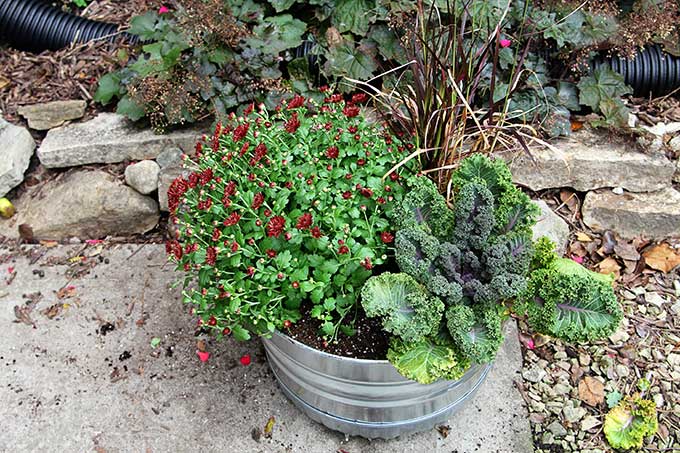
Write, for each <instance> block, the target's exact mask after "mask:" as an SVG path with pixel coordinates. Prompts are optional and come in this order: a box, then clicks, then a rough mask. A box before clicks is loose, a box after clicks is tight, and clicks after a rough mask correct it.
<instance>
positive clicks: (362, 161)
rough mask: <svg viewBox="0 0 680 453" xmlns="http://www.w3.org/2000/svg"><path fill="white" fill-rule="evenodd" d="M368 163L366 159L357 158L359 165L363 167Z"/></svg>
mask: <svg viewBox="0 0 680 453" xmlns="http://www.w3.org/2000/svg"><path fill="white" fill-rule="evenodd" d="M365 164H366V159H357V165H358V166H360V167H363V166H364V165H365Z"/></svg>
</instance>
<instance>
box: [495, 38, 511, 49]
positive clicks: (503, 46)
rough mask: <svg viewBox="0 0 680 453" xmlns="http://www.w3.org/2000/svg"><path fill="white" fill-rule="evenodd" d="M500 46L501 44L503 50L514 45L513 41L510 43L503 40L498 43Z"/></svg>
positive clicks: (507, 40)
mask: <svg viewBox="0 0 680 453" xmlns="http://www.w3.org/2000/svg"><path fill="white" fill-rule="evenodd" d="M498 44H500V45H501V47H502V48H503V49H505V48H506V47H510V44H512V41H510V40H509V39H501V40H500V41H498Z"/></svg>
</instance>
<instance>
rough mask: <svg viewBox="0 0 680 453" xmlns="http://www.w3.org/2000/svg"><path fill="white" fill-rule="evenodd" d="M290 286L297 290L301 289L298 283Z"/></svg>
mask: <svg viewBox="0 0 680 453" xmlns="http://www.w3.org/2000/svg"><path fill="white" fill-rule="evenodd" d="M290 286H292V287H293V288H295V289H298V288H299V287H300V283H298V282H293V283H291V284H290Z"/></svg>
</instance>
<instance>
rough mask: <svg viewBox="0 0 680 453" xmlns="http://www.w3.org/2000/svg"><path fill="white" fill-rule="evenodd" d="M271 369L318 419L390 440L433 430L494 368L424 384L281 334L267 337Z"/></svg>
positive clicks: (383, 365)
mask: <svg viewBox="0 0 680 453" xmlns="http://www.w3.org/2000/svg"><path fill="white" fill-rule="evenodd" d="M263 341H264V347H265V350H266V352H267V359H268V361H269V365H270V367H271V369H272V371H273V372H274V375H275V376H276V379H277V380H278V382H279V385H280V387H281V389H282V390H283V392H284V393H285V394H286V396H287V397H288V398H289V399H290V400H291V401H293V403H294V404H295V405H296V406H297V407H298V408H300V409H301V410H302V411H303V412H305V413H306V414H307V415H308V416H309V417H310V418H312V419H313V420H315V421H317V422H319V423H322V424H324V425H326V426H327V427H328V428H330V429H333V430H336V431H340V432H343V433H345V434H348V435H352V436H362V437H367V438H369V439H372V438H383V439H390V438H393V437H397V436H400V435H404V434H410V433H414V432H418V431H425V430H429V429H432V428H433V427H434V426H435V425H437V424H440V423H442V422H445V421H446V420H448V419H449V418H450V416H451V414H452V413H453V412H455V411H456V410H457V409H459V408H460V407H461V406H463V404H464V403H465V402H467V401H469V400H470V399H471V398H472V396H473V395H474V393H475V392H476V391H477V389H478V388H479V386H480V385H481V384H482V382H484V380H485V379H486V376H487V374H488V373H489V370H490V369H491V365H473V366H472V367H471V368H470V369H469V370H468V371H467V372H466V373H465V374H464V375H463V376H462V377H461V378H460V379H459V380H457V381H438V382H435V383H433V384H428V385H423V384H418V383H417V382H414V381H411V380H408V379H406V378H404V377H403V376H401V375H400V374H399V373H398V372H397V370H396V369H395V368H394V367H393V366H392V365H391V364H390V363H389V362H388V361H387V360H364V359H352V358H348V357H341V356H337V355H333V354H328V353H325V352H322V351H318V350H316V349H313V348H310V347H309V346H306V345H304V344H302V343H300V342H298V341H296V340H294V339H292V338H290V337H288V336H286V335H284V334H282V333H280V332H275V333H274V334H272V337H271V338H270V339H264V340H263Z"/></svg>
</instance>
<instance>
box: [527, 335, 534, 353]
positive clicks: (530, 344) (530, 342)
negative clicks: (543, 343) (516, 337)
mask: <svg viewBox="0 0 680 453" xmlns="http://www.w3.org/2000/svg"><path fill="white" fill-rule="evenodd" d="M527 348H528V349H531V350H532V351H533V350H534V349H536V344H534V339H533V338H529V339H528V340H527Z"/></svg>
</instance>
